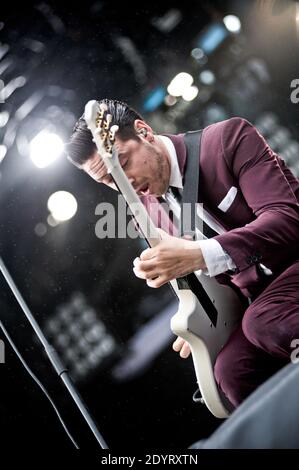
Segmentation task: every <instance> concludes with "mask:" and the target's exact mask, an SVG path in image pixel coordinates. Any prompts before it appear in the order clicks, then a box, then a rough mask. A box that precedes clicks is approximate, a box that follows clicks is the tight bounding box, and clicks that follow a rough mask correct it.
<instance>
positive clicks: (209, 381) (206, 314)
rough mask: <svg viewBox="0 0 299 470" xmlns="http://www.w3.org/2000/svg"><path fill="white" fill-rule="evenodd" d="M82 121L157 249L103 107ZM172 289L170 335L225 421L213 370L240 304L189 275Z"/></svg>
mask: <svg viewBox="0 0 299 470" xmlns="http://www.w3.org/2000/svg"><path fill="white" fill-rule="evenodd" d="M84 118H85V121H86V123H87V126H88V128H89V129H90V131H91V133H92V135H93V141H94V143H95V144H96V146H97V149H98V152H99V154H100V155H101V157H102V158H103V160H104V163H105V164H106V167H107V171H108V173H109V174H110V175H111V176H112V178H113V180H114V182H115V184H116V185H117V187H118V189H119V191H120V192H121V194H122V195H123V197H124V198H125V200H126V202H127V204H128V206H129V207H130V210H131V212H132V214H133V217H134V219H135V220H136V222H137V223H138V226H139V230H141V232H142V233H143V235H144V236H145V238H146V240H147V243H148V244H149V246H150V247H154V246H156V245H157V244H158V243H159V242H160V235H159V232H158V231H157V229H156V227H155V225H154V224H153V222H152V220H151V218H150V217H149V215H148V212H147V210H146V208H145V207H144V205H143V204H142V202H141V201H140V199H139V197H138V195H137V194H136V192H135V190H134V188H133V187H132V185H131V183H130V182H129V180H128V178H127V177H126V175H125V172H124V171H123V169H122V167H121V165H120V163H119V159H118V155H117V152H116V149H115V147H114V141H115V133H116V132H117V130H118V126H114V125H113V123H112V122H111V115H109V114H108V113H107V107H106V105H104V104H101V105H100V104H99V103H98V102H97V101H94V100H93V101H89V102H88V103H87V104H86V106H85V115H84ZM170 284H171V286H172V288H173V291H174V292H175V294H176V295H177V297H178V299H179V308H178V311H177V313H176V314H175V315H174V316H173V317H172V319H171V329H172V331H173V332H174V333H175V334H176V335H178V336H181V337H182V338H183V339H184V340H186V341H187V342H188V343H189V345H190V349H191V353H192V358H193V363H194V368H195V373H196V378H197V383H198V387H199V390H200V393H201V396H202V399H203V401H204V402H205V404H206V406H207V407H208V408H209V410H210V411H211V413H213V415H214V416H216V417H218V418H226V417H227V416H228V415H229V404H228V402H227V401H226V399H225V397H224V396H223V395H222V394H221V392H220V391H219V390H218V387H217V384H216V381H215V378H214V372H213V369H214V364H215V361H216V357H217V355H218V353H219V352H220V350H221V349H222V347H223V346H224V345H225V343H226V342H227V340H228V339H229V337H230V335H231V334H232V332H233V331H234V330H235V328H236V326H237V325H238V324H239V323H240V319H241V315H242V313H243V311H244V304H243V303H242V302H241V300H240V298H239V296H238V295H237V294H236V292H235V291H234V290H233V289H232V288H230V287H228V286H222V285H220V284H218V282H217V281H216V280H215V279H214V278H210V277H208V276H205V275H202V276H200V280H199V279H198V278H197V277H196V276H195V274H194V273H191V274H190V275H188V276H185V277H183V278H180V279H175V280H173V281H170Z"/></svg>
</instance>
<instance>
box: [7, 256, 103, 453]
mask: <svg viewBox="0 0 299 470" xmlns="http://www.w3.org/2000/svg"><path fill="white" fill-rule="evenodd" d="M0 270H1V272H2V274H3V276H4V278H5V280H6V282H7V284H8V285H9V287H10V289H11V291H12V293H13V294H14V296H15V298H16V299H17V301H18V303H19V305H20V307H21V308H22V310H23V312H24V313H25V315H26V317H27V319H28V321H29V323H30V324H31V326H32V328H33V330H34V332H35V334H36V335H37V337H38V339H39V340H40V342H41V343H42V345H43V347H44V349H45V351H46V354H47V356H48V358H49V360H50V362H51V364H52V366H53V367H54V369H55V370H56V372H57V374H58V376H59V377H60V378H61V380H62V381H63V383H64V385H65V386H66V388H67V390H68V392H69V393H70V395H71V397H72V398H73V400H74V402H75V403H76V405H77V407H78V409H79V410H80V412H81V414H82V416H83V418H84V419H85V421H86V422H87V424H88V426H89V428H90V429H91V431H92V432H93V434H94V436H95V438H96V440H97V441H98V443H99V444H100V446H101V447H102V449H108V446H107V444H106V442H105V440H104V438H103V436H102V435H101V433H100V432H99V430H98V429H97V426H96V424H95V422H94V420H93V418H92V417H91V415H90V413H89V411H88V410H87V408H86V405H85V404H84V402H83V400H82V398H81V397H80V395H79V393H78V391H77V390H76V388H75V386H74V384H73V382H72V381H71V379H70V377H69V375H68V370H67V369H66V368H65V367H64V365H63V364H62V362H61V360H60V358H59V356H58V354H57V352H56V351H55V349H54V348H53V346H51V344H50V343H49V342H48V341H47V339H46V337H45V335H44V334H43V332H42V330H41V329H40V327H39V325H38V323H37V321H36V320H35V318H34V316H33V315H32V313H31V312H30V310H29V308H28V306H27V304H26V303H25V301H24V299H23V297H22V295H21V293H20V291H19V290H18V288H17V286H16V285H15V283H14V281H13V279H12V277H11V275H10V274H9V272H8V270H7V268H6V266H5V264H4V262H3V260H2V258H1V257H0Z"/></svg>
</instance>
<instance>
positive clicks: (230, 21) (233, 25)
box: [223, 15, 241, 33]
mask: <svg viewBox="0 0 299 470" xmlns="http://www.w3.org/2000/svg"><path fill="white" fill-rule="evenodd" d="M223 23H224V24H225V27H226V29H227V30H228V31H230V32H231V33H239V32H240V31H241V21H240V19H239V18H238V17H237V16H235V15H227V16H225V17H224V18H223Z"/></svg>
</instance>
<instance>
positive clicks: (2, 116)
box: [0, 111, 9, 127]
mask: <svg viewBox="0 0 299 470" xmlns="http://www.w3.org/2000/svg"><path fill="white" fill-rule="evenodd" d="M8 119H9V113H8V112H7V111H2V113H0V127H4V126H6V124H7V122H8Z"/></svg>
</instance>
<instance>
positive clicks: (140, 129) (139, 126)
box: [134, 119, 153, 139]
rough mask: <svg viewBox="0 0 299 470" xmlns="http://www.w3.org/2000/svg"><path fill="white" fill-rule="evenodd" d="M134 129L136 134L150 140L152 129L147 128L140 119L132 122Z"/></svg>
mask: <svg viewBox="0 0 299 470" xmlns="http://www.w3.org/2000/svg"><path fill="white" fill-rule="evenodd" d="M134 129H135V131H136V133H137V134H139V135H140V134H141V135H143V136H144V137H147V136H149V138H150V139H152V136H153V129H152V128H151V126H149V125H148V124H147V123H146V122H145V121H143V120H142V119H135V121H134Z"/></svg>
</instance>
